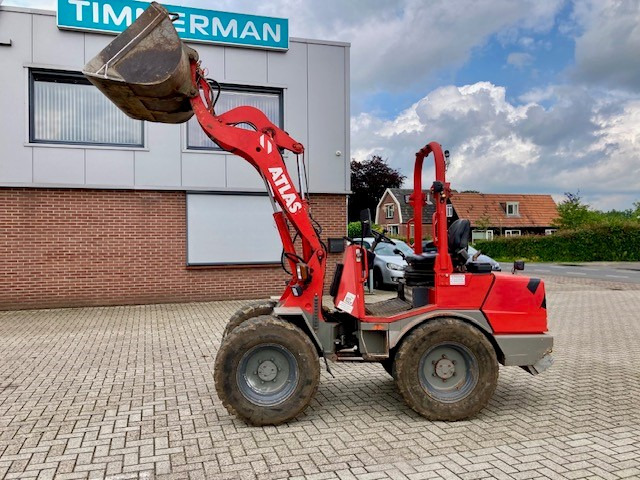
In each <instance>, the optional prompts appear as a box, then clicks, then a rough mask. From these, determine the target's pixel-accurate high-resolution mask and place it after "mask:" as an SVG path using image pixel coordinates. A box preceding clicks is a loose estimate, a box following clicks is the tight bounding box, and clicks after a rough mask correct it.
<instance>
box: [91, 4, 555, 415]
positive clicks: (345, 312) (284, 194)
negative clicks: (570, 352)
mask: <svg viewBox="0 0 640 480" xmlns="http://www.w3.org/2000/svg"><path fill="white" fill-rule="evenodd" d="M84 73H85V75H86V76H87V77H88V78H89V80H90V81H91V82H93V83H94V84H95V85H96V86H97V87H98V88H99V89H100V90H101V91H102V92H103V93H105V94H106V95H107V96H108V97H109V98H110V99H111V100H112V101H113V102H114V103H115V104H116V105H117V106H118V107H120V108H121V109H122V110H123V111H124V112H125V113H127V114H128V115H129V116H131V117H133V118H137V119H142V120H148V121H156V122H165V123H180V122H184V121H186V120H188V119H189V118H190V117H191V116H192V115H193V114H194V113H195V115H196V117H197V119H198V121H199V123H200V125H201V126H202V128H203V129H204V131H205V132H206V134H207V135H208V136H209V137H210V138H211V139H212V140H213V141H215V142H216V143H217V144H218V145H219V146H220V147H222V148H223V149H225V150H226V151H229V152H231V153H233V154H235V155H237V156H239V157H242V158H244V159H245V160H246V161H247V162H249V163H250V164H251V165H252V166H253V167H254V168H255V169H256V170H257V171H258V173H259V174H260V176H261V177H262V178H263V180H264V182H265V185H266V189H267V191H268V193H269V196H270V198H271V201H272V204H273V209H274V213H273V218H274V221H275V224H276V226H277V228H278V231H279V233H280V236H281V238H282V245H283V259H284V260H283V266H284V264H286V265H287V266H288V267H289V271H290V272H291V278H290V280H289V281H288V284H287V286H286V288H285V290H284V292H283V293H282V296H281V297H280V299H279V300H278V301H263V302H257V303H254V304H251V305H249V306H248V307H245V308H243V309H241V310H240V311H238V312H236V313H235V314H234V315H233V316H232V317H231V319H230V320H229V323H228V325H227V327H226V329H225V331H224V336H223V339H222V343H221V345H220V348H219V350H218V354H217V357H216V360H215V367H214V368H215V370H214V377H215V386H216V390H217V392H218V396H219V397H220V399H221V401H222V403H223V404H224V406H225V407H226V408H227V410H228V411H229V412H231V413H233V414H235V415H237V416H238V417H240V418H242V419H243V420H244V421H246V422H248V423H250V424H253V425H277V424H280V423H282V422H286V421H288V420H291V419H293V418H294V417H296V416H297V415H298V414H300V413H301V412H302V411H303V410H304V409H305V408H306V407H307V405H308V404H309V402H310V401H311V399H312V398H313V396H314V394H315V392H316V390H317V388H318V383H319V379H320V360H321V359H322V358H324V360H325V362H326V366H327V369H329V363H328V362H327V361H332V362H336V361H360V362H379V363H381V364H382V365H383V367H384V368H385V369H386V371H387V372H389V374H390V375H392V376H393V378H394V379H395V382H396V384H397V387H398V389H399V390H400V392H401V394H402V396H403V397H404V399H405V401H406V402H407V404H408V405H409V406H411V408H413V409H414V410H415V411H416V412H418V413H420V414H421V415H423V416H425V417H426V418H428V419H433V420H450V421H454V420H460V419H464V418H468V417H471V416H473V415H475V414H476V413H478V412H479V411H480V410H481V409H482V408H483V407H485V406H486V405H487V403H488V402H489V399H490V398H491V396H492V395H493V393H494V390H495V388H496V385H497V381H498V368H499V367H498V365H499V364H502V365H505V366H520V367H523V368H524V369H525V370H527V371H528V372H530V373H532V374H537V373H540V372H542V371H544V370H545V369H546V368H548V367H549V366H550V365H551V363H552V357H551V351H552V346H553V338H552V337H551V336H550V335H548V334H547V333H546V332H547V312H546V298H545V288H544V284H543V282H542V281H541V280H539V279H536V278H526V277H524V276H516V275H509V274H504V273H495V272H492V271H491V267H490V265H488V264H481V263H477V262H474V261H468V255H467V242H468V239H469V222H468V221H465V220H458V221H456V222H454V223H453V224H452V225H451V226H448V225H447V217H446V204H447V199H448V198H449V197H450V196H451V189H450V186H449V183H447V181H446V178H445V161H444V156H443V152H442V149H441V147H440V145H439V144H437V143H435V142H431V143H429V144H428V145H426V146H425V147H423V148H422V149H420V150H419V151H418V153H417V154H416V160H415V172H414V191H413V194H412V195H411V196H410V199H409V201H410V203H411V205H412V206H413V209H414V215H415V222H414V225H415V238H416V239H421V238H422V218H421V215H422V206H423V205H424V204H425V194H424V193H423V190H422V164H423V160H424V159H425V158H427V157H428V156H430V155H433V160H434V162H435V181H434V182H433V184H432V185H431V186H430V192H431V195H432V197H433V198H434V199H435V200H436V211H435V214H434V215H433V219H432V220H433V221H432V223H433V231H432V236H433V240H434V243H435V245H436V246H437V253H436V254H423V253H422V244H421V242H420V241H416V242H415V247H414V248H415V252H414V254H412V255H407V256H406V261H407V263H408V267H407V269H406V272H405V278H404V281H403V282H402V283H401V285H400V287H399V289H398V295H397V297H396V298H393V299H391V300H387V301H383V302H379V303H374V304H366V303H365V295H364V283H365V282H366V280H367V277H368V272H369V265H371V263H372V259H373V258H374V257H373V255H374V253H373V249H375V246H376V244H378V243H379V242H388V243H393V240H391V239H390V238H387V237H386V236H385V235H384V234H383V233H380V232H375V231H371V230H370V226H369V225H370V218H367V216H366V215H365V216H364V217H363V219H362V220H363V228H364V232H363V237H364V236H366V235H367V234H368V233H369V232H370V234H371V235H373V236H375V239H376V241H375V243H374V245H373V247H372V249H371V250H367V249H365V248H364V247H363V246H362V245H361V244H359V243H358V242H357V241H354V240H353V239H350V238H346V237H345V241H346V242H347V244H348V245H347V246H346V248H345V251H344V258H343V260H342V262H341V263H340V264H338V266H337V268H336V271H335V275H334V277H333V281H332V283H331V288H330V291H329V292H328V293H329V294H330V296H331V297H333V307H332V308H326V307H325V306H323V294H324V293H325V292H324V291H323V287H324V283H325V272H326V268H327V249H326V248H325V245H324V243H323V241H322V240H321V238H320V234H319V230H318V228H317V226H316V225H315V223H314V221H313V220H312V217H311V216H310V213H309V202H308V195H307V194H306V183H305V178H306V173H305V162H304V147H303V146H302V145H301V144H300V143H299V142H297V141H295V140H294V139H293V138H291V137H290V136H289V135H288V134H287V132H285V131H283V130H281V129H280V128H278V127H277V126H276V125H274V124H273V123H271V122H270V121H269V120H268V118H267V117H266V116H265V115H264V114H263V113H262V112H261V111H259V110H257V109H255V108H252V107H246V106H245V107H238V108H234V109H233V110H230V111H228V112H225V113H221V114H218V113H216V110H215V106H216V100H217V97H218V95H219V87H218V85H217V83H216V82H215V81H213V80H210V79H208V78H206V76H205V73H204V70H203V68H202V67H201V66H200V63H199V61H198V55H197V53H196V52H195V51H194V50H192V49H191V48H188V47H187V46H185V45H184V44H183V43H182V42H181V41H180V39H179V38H178V35H177V33H176V31H175V29H174V27H173V25H172V15H171V14H170V13H169V12H168V11H167V10H166V9H165V8H163V7H162V6H160V5H158V4H157V3H152V4H151V5H150V6H149V7H148V9H147V10H145V12H144V13H143V14H142V15H141V16H140V17H139V18H138V19H137V20H136V22H135V23H133V24H132V25H131V26H130V27H129V28H128V29H127V30H126V31H124V32H123V33H121V34H120V35H119V36H118V37H116V38H115V39H114V40H113V42H111V44H109V45H108V46H107V47H106V48H105V49H104V50H103V51H102V52H100V53H99V54H98V55H97V56H96V57H95V58H94V59H93V60H92V61H91V62H89V63H88V64H87V65H86V66H85V69H84ZM240 124H242V125H245V126H246V125H250V126H251V127H252V129H246V128H239V125H240ZM284 150H288V151H290V152H292V153H293V154H295V155H296V156H298V160H299V162H298V178H299V185H300V191H297V190H296V188H295V187H294V183H293V182H292V180H291V177H290V176H289V173H288V171H287V168H286V167H285V163H284V161H283V159H282V154H281V152H282V151H284ZM300 157H302V159H301V158H300ZM291 230H292V231H294V232H295V236H294V237H292V235H291V233H290V231H291ZM295 237H298V238H299V243H297V242H294V238H295Z"/></svg>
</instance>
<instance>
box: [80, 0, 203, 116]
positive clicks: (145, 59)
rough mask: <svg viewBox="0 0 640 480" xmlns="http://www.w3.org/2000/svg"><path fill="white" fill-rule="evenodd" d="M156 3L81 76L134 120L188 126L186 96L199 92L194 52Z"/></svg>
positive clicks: (187, 101)
mask: <svg viewBox="0 0 640 480" xmlns="http://www.w3.org/2000/svg"><path fill="white" fill-rule="evenodd" d="M171 17H172V16H171V14H170V13H169V12H168V11H167V10H166V9H165V8H164V7H163V6H162V5H159V4H157V3H156V2H152V3H151V5H150V6H149V7H148V8H147V9H146V10H145V11H144V12H143V13H142V14H141V15H140V16H139V17H138V19H137V20H136V21H135V22H134V23H133V24H131V26H130V27H129V28H127V29H126V30H125V31H124V32H122V33H121V34H120V35H118V36H117V37H116V38H115V39H114V40H113V41H112V42H111V43H110V44H109V45H107V46H106V47H105V49H104V50H102V51H101V52H100V53H99V54H98V55H97V56H96V57H94V58H93V60H91V61H90V62H89V63H87V64H86V65H85V66H84V69H83V73H84V75H85V76H86V77H87V78H88V79H89V81H90V82H91V83H93V84H94V85H95V86H96V87H98V88H99V89H100V90H101V91H102V93H104V94H105V95H106V96H107V97H108V98H109V99H110V100H111V101H112V102H113V103H115V104H116V105H117V106H118V108H120V110H122V111H123V112H124V113H126V114H127V115H129V116H130V117H132V118H135V119H137V120H148V121H151V122H161V123H182V122H186V121H187V120H189V118H191V116H192V115H193V111H192V110H191V103H190V102H189V98H191V97H193V96H195V95H197V94H198V90H197V89H196V88H195V87H194V85H193V82H192V81H191V68H190V64H189V63H190V61H197V60H198V53H197V52H196V51H195V50H193V49H191V48H189V47H187V46H186V45H185V44H184V43H182V41H181V40H180V38H179V37H178V33H177V32H176V29H175V28H174V27H173V24H172V23H171V20H172V19H171Z"/></svg>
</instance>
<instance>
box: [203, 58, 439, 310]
mask: <svg viewBox="0 0 640 480" xmlns="http://www.w3.org/2000/svg"><path fill="white" fill-rule="evenodd" d="M191 76H192V80H193V84H194V85H197V86H198V87H199V88H200V89H201V94H200V95H196V96H195V97H192V98H191V106H192V108H193V111H194V112H195V114H196V117H197V118H198V122H199V123H200V125H201V126H202V128H203V129H204V131H205V132H206V134H207V135H208V136H209V138H211V139H212V140H213V141H215V142H216V143H217V144H219V145H220V146H221V147H222V148H223V149H224V150H226V151H228V152H230V153H233V154H235V155H239V156H241V157H242V158H244V159H245V160H247V161H248V162H249V163H250V164H251V165H253V167H254V168H255V169H256V170H257V171H258V173H259V174H260V176H261V177H262V178H263V180H264V182H265V184H266V185H267V188H268V191H269V195H270V196H271V198H272V199H273V201H274V202H275V203H276V204H277V205H278V208H275V207H274V210H275V211H274V214H273V218H274V220H275V223H276V226H277V228H278V233H279V234H280V237H281V238H282V245H283V248H284V252H285V253H284V255H285V257H286V260H287V262H288V263H289V266H290V267H291V272H292V278H291V281H290V282H289V284H288V285H287V288H286V289H285V291H284V293H283V294H282V297H281V299H280V300H281V302H282V305H283V306H297V307H302V308H304V309H305V310H308V311H310V310H311V309H312V307H313V299H314V298H315V299H321V298H322V288H323V286H324V270H325V261H326V256H327V255H326V251H325V248H324V246H323V244H322V242H321V241H320V238H319V237H318V233H317V232H316V230H315V228H314V226H313V224H312V222H311V217H310V215H309V202H308V200H307V199H305V198H302V197H301V196H300V194H299V193H298V191H297V190H296V188H295V186H294V184H293V182H292V181H291V177H290V176H289V173H288V172H287V168H286V166H285V163H284V161H283V159H282V155H281V153H280V150H281V149H284V150H288V151H290V152H292V153H294V154H296V155H301V154H303V153H304V147H303V146H302V144H301V143H299V142H296V141H295V140H294V139H293V138H291V137H290V136H289V134H288V133H287V132H285V131H284V130H282V129H280V128H279V127H277V126H276V125H274V124H273V123H272V122H271V121H270V120H269V119H268V118H267V116H266V115H265V114H264V113H263V112H261V111H260V110H258V109H257V108H254V107H247V106H243V107H237V108H234V109H232V110H230V111H228V112H226V113H223V114H220V115H216V113H215V111H214V109H213V103H212V98H213V96H212V93H213V92H212V90H211V86H210V85H209V82H208V81H207V80H206V79H205V77H204V74H203V72H202V70H201V69H200V67H199V65H198V63H197V62H195V61H192V62H191ZM239 124H250V125H252V126H253V127H254V128H255V131H253V130H247V129H243V128H239V127H238V126H237V125H239ZM300 183H301V185H300V190H301V191H303V185H302V183H303V182H302V178H300ZM287 220H288V223H289V225H291V227H292V228H293V229H294V230H295V232H296V233H297V235H298V236H299V237H300V240H301V243H302V254H301V255H299V254H298V253H297V252H296V249H295V245H294V242H293V238H292V236H291V233H290V231H289V226H288V224H287ZM247 228H248V229H249V230H250V228H251V226H250V225H248V226H247ZM445 228H446V227H445Z"/></svg>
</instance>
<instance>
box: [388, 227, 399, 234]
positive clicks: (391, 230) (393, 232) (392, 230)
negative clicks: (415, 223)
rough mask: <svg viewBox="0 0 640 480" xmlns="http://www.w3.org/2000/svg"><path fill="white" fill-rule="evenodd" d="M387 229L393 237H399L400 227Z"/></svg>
mask: <svg viewBox="0 0 640 480" xmlns="http://www.w3.org/2000/svg"><path fill="white" fill-rule="evenodd" d="M387 229H388V230H389V233H390V234H391V235H398V232H399V227H398V225H387Z"/></svg>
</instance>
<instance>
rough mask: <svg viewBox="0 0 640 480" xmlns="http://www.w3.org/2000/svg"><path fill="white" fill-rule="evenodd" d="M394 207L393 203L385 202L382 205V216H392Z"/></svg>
mask: <svg viewBox="0 0 640 480" xmlns="http://www.w3.org/2000/svg"><path fill="white" fill-rule="evenodd" d="M394 212H395V208H394V205H393V203H387V204H385V206H384V218H393V214H394Z"/></svg>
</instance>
